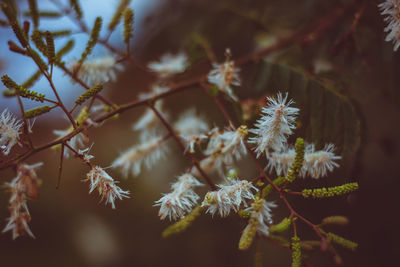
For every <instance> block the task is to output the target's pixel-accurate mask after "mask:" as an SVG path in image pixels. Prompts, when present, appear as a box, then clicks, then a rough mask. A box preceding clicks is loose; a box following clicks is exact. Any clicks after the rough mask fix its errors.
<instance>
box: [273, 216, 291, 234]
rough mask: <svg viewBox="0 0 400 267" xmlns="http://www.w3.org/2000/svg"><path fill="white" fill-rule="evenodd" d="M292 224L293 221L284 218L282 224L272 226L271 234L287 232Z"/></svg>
mask: <svg viewBox="0 0 400 267" xmlns="http://www.w3.org/2000/svg"><path fill="white" fill-rule="evenodd" d="M291 224H292V220H291V219H289V218H284V219H283V220H282V221H281V222H280V223H278V224H274V225H271V226H270V227H269V231H270V232H271V233H281V232H284V231H286V230H287V229H288V228H289V226H290V225H291Z"/></svg>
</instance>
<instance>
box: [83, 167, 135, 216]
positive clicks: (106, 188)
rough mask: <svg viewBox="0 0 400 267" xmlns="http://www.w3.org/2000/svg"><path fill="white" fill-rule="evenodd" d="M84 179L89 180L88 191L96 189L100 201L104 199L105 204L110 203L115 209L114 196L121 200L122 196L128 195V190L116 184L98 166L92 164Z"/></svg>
mask: <svg viewBox="0 0 400 267" xmlns="http://www.w3.org/2000/svg"><path fill="white" fill-rule="evenodd" d="M84 181H85V182H86V181H89V182H90V187H89V193H92V192H93V191H94V190H96V189H97V191H98V193H99V195H100V197H101V200H100V201H102V200H104V201H105V204H106V205H107V204H108V203H110V204H111V207H112V208H113V209H115V203H114V201H115V199H116V198H117V199H119V200H122V198H124V197H129V191H123V190H122V189H121V188H120V187H119V186H117V185H116V182H115V181H114V179H113V178H112V177H111V176H110V175H109V174H108V173H106V172H105V171H104V170H103V169H102V168H100V167H99V166H93V168H92V169H91V170H90V171H89V172H88V173H87V175H86V179H85V180H84Z"/></svg>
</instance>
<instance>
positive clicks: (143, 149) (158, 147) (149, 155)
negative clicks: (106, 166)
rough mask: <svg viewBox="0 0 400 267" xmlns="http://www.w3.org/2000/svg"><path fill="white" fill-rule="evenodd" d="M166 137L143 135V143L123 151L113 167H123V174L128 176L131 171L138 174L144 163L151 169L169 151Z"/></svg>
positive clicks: (135, 174)
mask: <svg viewBox="0 0 400 267" xmlns="http://www.w3.org/2000/svg"><path fill="white" fill-rule="evenodd" d="M164 142H165V139H164V138H163V137H158V136H154V135H149V134H145V135H142V136H141V143H140V144H139V145H135V146H133V147H131V148H130V149H128V150H127V151H125V152H124V153H122V154H121V155H120V156H119V157H118V158H117V159H116V160H115V161H114V162H113V163H112V167H113V168H117V167H119V168H121V171H122V174H123V175H124V176H125V177H127V176H128V174H129V173H131V174H132V175H133V176H138V175H139V174H140V172H141V170H142V165H145V166H146V167H147V168H148V169H150V168H151V167H152V166H153V164H154V163H156V162H158V161H159V160H160V159H161V158H163V157H164V155H165V153H166V152H167V146H166V145H165V144H164Z"/></svg>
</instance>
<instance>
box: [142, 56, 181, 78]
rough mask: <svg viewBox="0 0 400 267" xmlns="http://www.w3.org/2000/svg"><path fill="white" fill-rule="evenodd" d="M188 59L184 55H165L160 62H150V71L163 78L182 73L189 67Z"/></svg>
mask: <svg viewBox="0 0 400 267" xmlns="http://www.w3.org/2000/svg"><path fill="white" fill-rule="evenodd" d="M188 65H189V62H188V58H187V56H186V55H185V54H184V53H178V54H176V55H172V54H165V55H163V56H162V57H161V59H160V61H153V62H150V63H149V64H148V65H147V66H148V67H149V69H150V70H152V71H154V72H157V73H158V74H159V75H160V77H161V78H166V77H168V76H171V75H174V74H178V73H182V72H184V71H185V70H186V68H187V67H188Z"/></svg>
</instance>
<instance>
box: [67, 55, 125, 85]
mask: <svg viewBox="0 0 400 267" xmlns="http://www.w3.org/2000/svg"><path fill="white" fill-rule="evenodd" d="M69 66H70V68H71V69H72V71H75V70H76V69H77V68H78V67H79V61H77V60H73V61H71V62H70V63H69ZM123 70H124V67H123V66H122V65H121V64H119V63H117V61H116V60H115V58H113V57H112V56H108V55H107V56H104V57H99V58H95V59H87V60H85V61H84V62H83V64H82V65H81V67H80V68H79V71H78V74H77V75H78V77H79V78H80V79H82V80H84V81H85V82H87V83H89V84H90V85H96V84H98V83H105V82H108V81H115V80H116V78H117V72H118V71H123Z"/></svg>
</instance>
